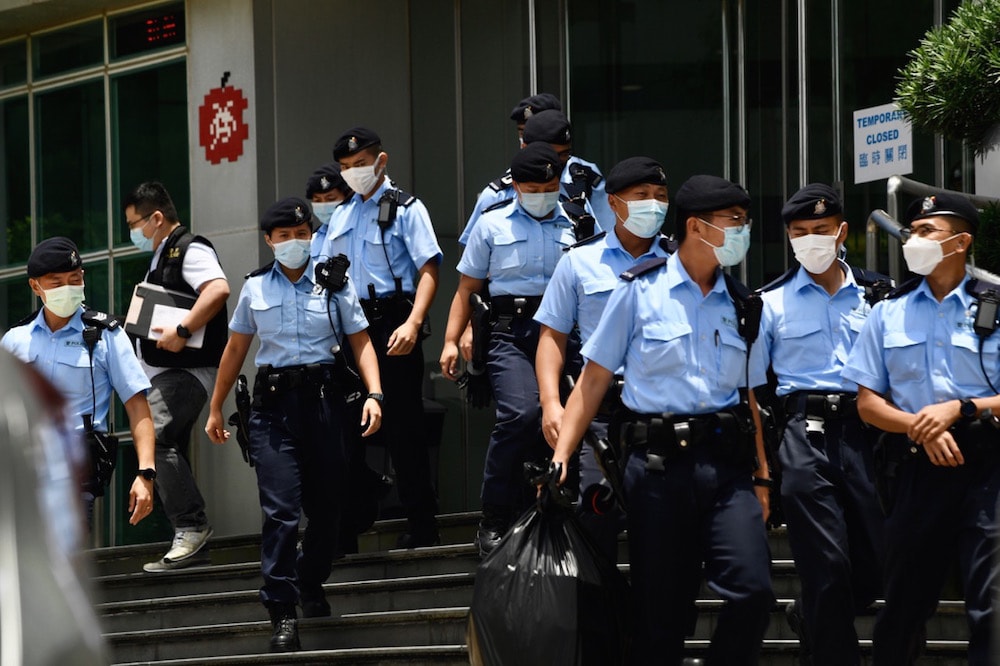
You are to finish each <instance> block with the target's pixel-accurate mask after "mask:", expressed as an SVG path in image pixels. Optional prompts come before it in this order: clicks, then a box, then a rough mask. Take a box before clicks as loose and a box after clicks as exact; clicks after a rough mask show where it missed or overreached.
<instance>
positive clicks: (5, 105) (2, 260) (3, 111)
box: [0, 97, 31, 266]
mask: <svg viewBox="0 0 1000 666" xmlns="http://www.w3.org/2000/svg"><path fill="white" fill-rule="evenodd" d="M0 127H2V128H3V137H4V140H3V143H0V233H3V239H2V242H0V266H8V265H10V264H17V263H21V262H25V261H27V260H28V255H29V254H30V253H31V183H30V182H29V180H30V176H31V174H30V173H29V170H28V169H25V168H24V167H25V165H27V164H28V99H27V97H17V98H14V99H8V100H6V101H3V102H0Z"/></svg>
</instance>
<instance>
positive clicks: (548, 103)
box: [510, 93, 562, 124]
mask: <svg viewBox="0 0 1000 666" xmlns="http://www.w3.org/2000/svg"><path fill="white" fill-rule="evenodd" d="M549 109H555V110H556V111H562V104H560V103H559V98H558V97H556V96H555V95H550V94H549V93H538V94H537V95H532V96H531V97H525V98H524V99H522V100H521V101H520V102H518V103H517V106H515V107H514V109H513V110H512V111H511V112H510V119H511V120H513V121H514V122H515V123H518V124H521V123H523V122H525V121H526V120H527V119H528V118H530V117H531V116H533V115H534V114H536V113H538V112H539V111H547V110H549Z"/></svg>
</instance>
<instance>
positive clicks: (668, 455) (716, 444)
mask: <svg viewBox="0 0 1000 666" xmlns="http://www.w3.org/2000/svg"><path fill="white" fill-rule="evenodd" d="M618 418H620V420H618ZM616 420H618V423H619V424H620V425H619V432H620V441H621V442H623V443H624V444H625V446H626V447H627V448H628V449H629V450H645V451H646V458H647V462H646V468H647V469H657V470H659V469H663V463H664V462H669V461H670V460H673V459H674V458H676V457H677V456H679V455H681V454H683V453H685V452H687V451H690V450H692V449H694V448H695V447H699V446H707V447H708V450H709V451H710V453H711V457H712V458H713V459H715V460H717V461H720V462H725V463H731V464H737V465H742V464H747V465H748V466H752V465H753V464H754V459H755V455H756V451H755V449H754V440H753V432H754V426H753V422H752V421H751V420H750V419H749V418H748V415H743V414H741V413H740V411H739V410H738V409H736V408H734V409H726V410H723V411H720V412H717V413H715V414H703V415H701V414H699V415H684V414H681V415H672V414H662V415H652V414H639V413H636V412H632V411H631V410H627V411H625V412H623V413H622V415H621V417H616Z"/></svg>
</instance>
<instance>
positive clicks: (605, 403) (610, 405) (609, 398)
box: [597, 375, 625, 418]
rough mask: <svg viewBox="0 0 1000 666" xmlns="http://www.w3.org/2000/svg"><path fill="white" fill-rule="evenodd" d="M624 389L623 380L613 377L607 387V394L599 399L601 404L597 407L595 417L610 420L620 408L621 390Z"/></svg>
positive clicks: (619, 376)
mask: <svg viewBox="0 0 1000 666" xmlns="http://www.w3.org/2000/svg"><path fill="white" fill-rule="evenodd" d="M624 388H625V378H624V377H622V376H621V375H615V377H614V379H613V380H611V384H610V385H609V386H608V390H607V392H606V393H605V394H604V397H603V398H601V404H600V405H599V406H598V407H597V415H598V416H601V417H605V418H610V417H611V415H612V414H614V413H615V412H616V411H618V410H619V409H621V408H622V390H623V389H624Z"/></svg>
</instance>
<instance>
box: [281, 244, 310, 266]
mask: <svg viewBox="0 0 1000 666" xmlns="http://www.w3.org/2000/svg"><path fill="white" fill-rule="evenodd" d="M311 246H312V243H311V242H310V241H308V240H305V239H302V238H293V239H292V240H286V241H282V242H280V243H275V244H274V258H275V259H277V260H278V263H279V264H281V265H282V266H285V267H286V268H291V269H296V268H302V267H303V266H305V265H306V262H307V261H309V250H310V247H311Z"/></svg>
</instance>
